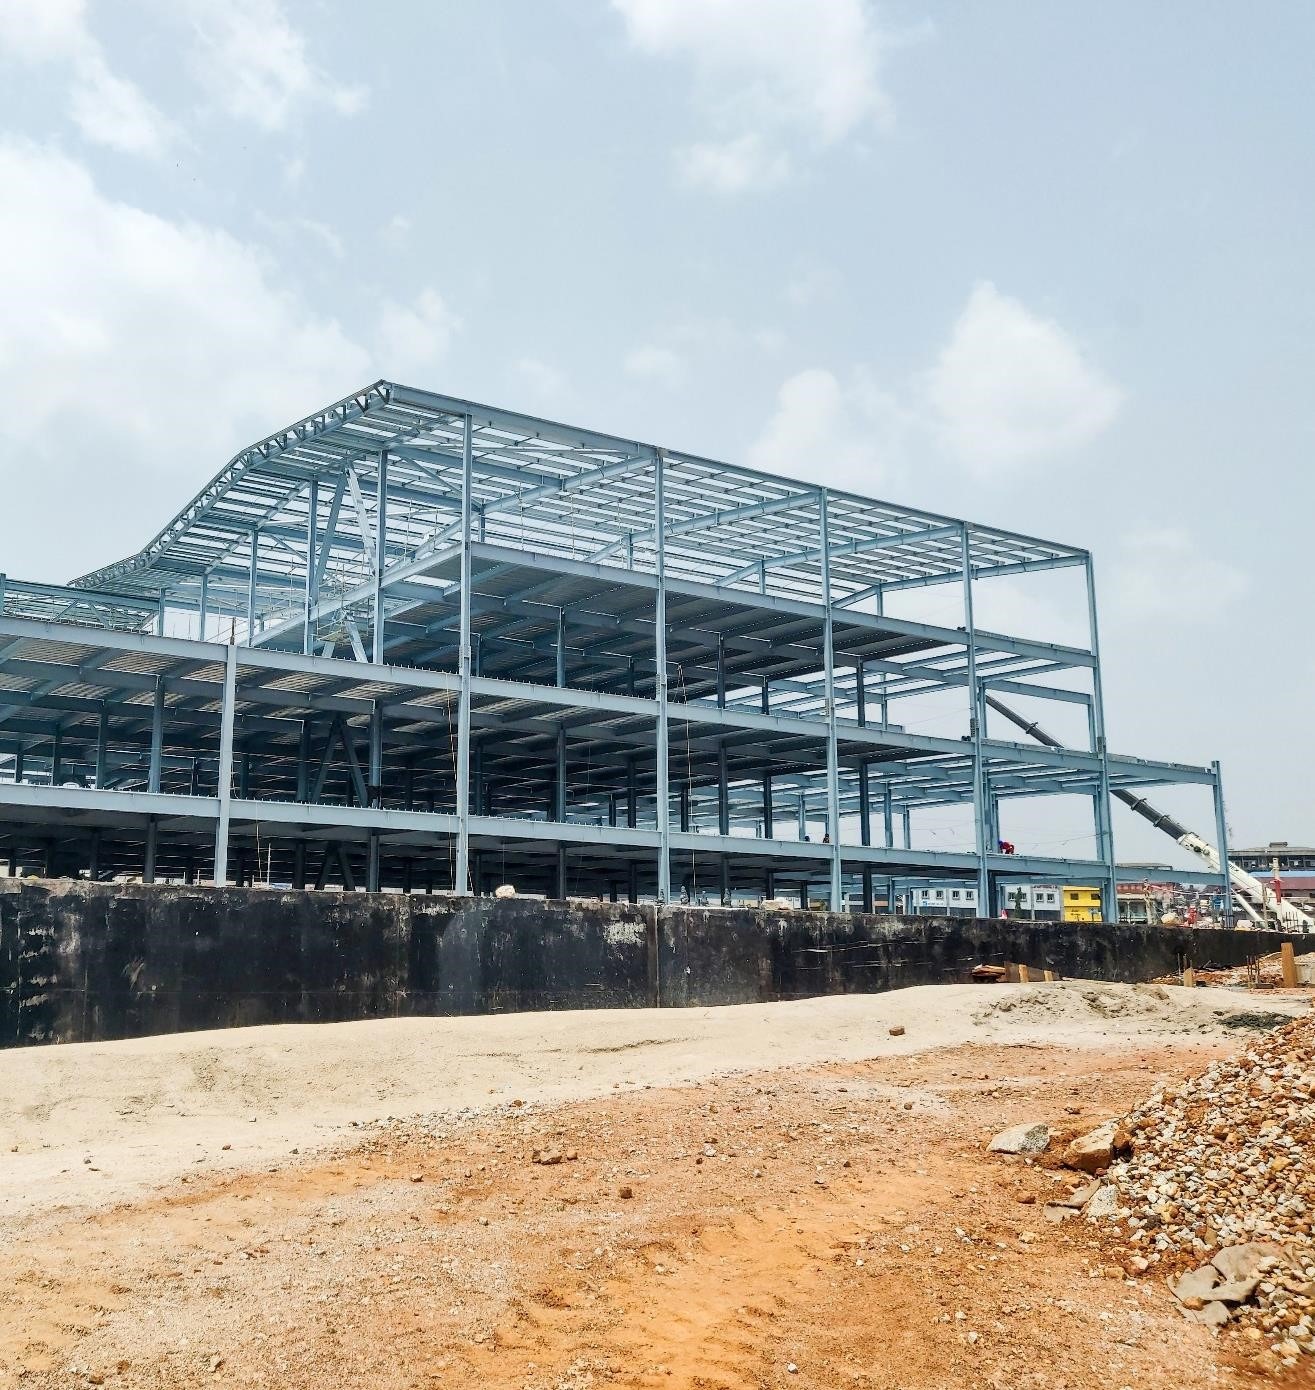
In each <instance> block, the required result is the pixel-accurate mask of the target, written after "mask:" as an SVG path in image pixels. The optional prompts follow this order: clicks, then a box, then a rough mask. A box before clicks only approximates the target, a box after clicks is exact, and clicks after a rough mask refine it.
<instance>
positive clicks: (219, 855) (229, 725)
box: [214, 646, 237, 884]
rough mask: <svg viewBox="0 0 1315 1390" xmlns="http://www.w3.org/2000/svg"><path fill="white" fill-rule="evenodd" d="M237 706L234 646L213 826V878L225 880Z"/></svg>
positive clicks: (227, 660) (227, 662)
mask: <svg viewBox="0 0 1315 1390" xmlns="http://www.w3.org/2000/svg"><path fill="white" fill-rule="evenodd" d="M236 706H237V648H236V647H231V646H230V647H229V648H228V649H227V651H226V652H225V654H224V698H223V702H222V704H221V705H220V714H219V820H218V823H217V824H216V826H215V877H214V881H215V882H216V883H217V884H225V883H227V882H228V811H229V801H230V800H231V799H232V794H233V715H234V710H235V709H236Z"/></svg>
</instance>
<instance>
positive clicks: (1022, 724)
mask: <svg viewBox="0 0 1315 1390" xmlns="http://www.w3.org/2000/svg"><path fill="white" fill-rule="evenodd" d="M986 703H987V704H988V705H990V707H991V708H992V709H993V710H995V711H996V712H997V713H999V714H1002V715H1004V717H1005V718H1006V719H1007V720H1009V722H1010V723H1011V724H1015V725H1017V727H1018V728H1020V729H1022V731H1023V732H1024V733H1025V734H1027V735H1028V737H1030V738H1034V739H1036V741H1037V742H1038V743H1044V744H1045V745H1046V747H1047V748H1063V747H1064V745H1063V744H1062V743H1061V742H1060V741H1059V740H1058V739H1057V738H1055V737H1054V735H1053V734H1050V733H1048V732H1047V731H1046V730H1045V729H1043V728H1042V727H1041V726H1040V725H1039V724H1036V723H1034V722H1033V721H1032V720H1030V719H1027V718H1025V717H1024V716H1023V715H1021V714H1019V713H1018V712H1017V711H1016V710H1012V709H1010V708H1009V706H1008V705H1007V704H1005V703H1004V701H1003V700H999V699H997V698H996V697H995V696H994V695H991V694H988V695H987V696H986ZM1110 795H1111V796H1115V797H1117V798H1118V799H1119V800H1120V801H1121V802H1123V804H1124V805H1125V806H1127V807H1129V808H1131V809H1132V810H1134V811H1136V813H1137V814H1138V815H1139V816H1141V817H1142V819H1143V820H1148V821H1150V823H1151V824H1152V825H1153V826H1154V827H1155V828H1156V829H1157V830H1163V831H1164V833H1165V834H1166V835H1169V836H1171V837H1172V838H1173V839H1175V840H1176V841H1177V842H1178V843H1179V844H1180V845H1182V847H1183V848H1184V849H1187V850H1191V852H1192V853H1193V854H1195V855H1196V856H1197V857H1198V858H1200V859H1204V860H1205V862H1206V863H1207V864H1208V865H1209V866H1210V868H1211V869H1212V870H1213V871H1214V872H1215V873H1222V872H1223V866H1222V864H1221V862H1220V858H1219V851H1218V850H1217V849H1216V848H1215V847H1214V846H1213V845H1212V844H1211V843H1210V842H1209V840H1205V839H1202V837H1201V836H1200V835H1198V834H1197V833H1196V832H1195V831H1194V830H1188V829H1187V827H1186V826H1185V825H1183V824H1181V822H1179V821H1176V820H1175V819H1174V818H1173V817H1172V816H1170V815H1168V814H1166V813H1165V812H1164V811H1161V810H1159V809H1157V808H1156V807H1154V806H1152V805H1151V804H1150V802H1149V801H1144V800H1143V799H1142V798H1141V797H1140V796H1134V795H1133V793H1132V792H1130V791H1124V790H1123V789H1122V788H1118V787H1114V788H1111V789H1110ZM1228 879H1229V882H1230V883H1231V884H1232V886H1233V889H1234V895H1233V896H1234V899H1235V901H1236V902H1238V903H1239V904H1240V905H1241V907H1242V910H1243V911H1244V912H1245V913H1246V914H1247V916H1248V917H1250V918H1251V920H1252V921H1253V922H1259V923H1263V922H1265V921H1266V920H1269V919H1271V918H1272V919H1275V920H1277V921H1278V923H1279V925H1280V926H1282V927H1284V928H1286V929H1287V930H1288V931H1294V932H1309V931H1315V917H1311V915H1310V914H1309V913H1307V912H1303V911H1302V909H1301V908H1299V907H1298V906H1297V905H1296V904H1295V903H1290V902H1285V901H1284V900H1283V899H1282V898H1280V897H1279V896H1278V894H1277V893H1275V892H1274V890H1273V889H1272V888H1270V887H1269V886H1268V885H1267V884H1265V883H1263V882H1262V881H1261V880H1260V879H1258V878H1256V877H1254V876H1253V875H1251V874H1249V873H1247V871H1246V870H1245V869H1240V868H1238V866H1237V865H1236V864H1234V863H1233V862H1232V860H1230V861H1229V864H1228Z"/></svg>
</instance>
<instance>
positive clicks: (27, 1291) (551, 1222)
mask: <svg viewBox="0 0 1315 1390" xmlns="http://www.w3.org/2000/svg"><path fill="white" fill-rule="evenodd" d="M1306 1007H1307V1004H1306V1001H1305V1000H1304V999H1301V998H1295V997H1280V996H1272V995H1266V996H1259V997H1258V996H1254V995H1253V996H1247V995H1241V994H1238V993H1235V992H1231V991H1216V990H1196V991H1186V990H1182V989H1176V988H1163V987H1153V986H1138V987H1122V986H1104V985H1100V986H1097V985H1086V984H1080V983H1076V982H1074V983H1065V984H1062V985H1044V986H1036V985H1033V986H1016V987H1014V986H1010V987H1000V986H992V987H962V988H959V987H951V988H939V989H932V988H929V989H917V990H908V991H902V992H899V993H895V994H888V995H877V996H861V997H859V996H855V997H848V998H838V999H827V1000H815V1001H808V1002H804V1003H795V1004H784V1005H770V1006H761V1007H759V1006H752V1007H741V1008H734V1009H709V1010H684V1011H676V1010H672V1011H669V1012H668V1011H662V1012H648V1011H639V1012H615V1013H612V1012H609V1013H591V1014H580V1013H573V1014H553V1015H542V1014H540V1015H514V1016H505V1017H497V1018H480V1019H444V1020H416V1019H408V1020H394V1021H388V1022H381V1023H368V1024H354V1025H333V1026H326V1027H321V1028H301V1027H296V1028H274V1029H251V1030H238V1031H233V1032H228V1033H222V1034H219V1033H212V1034H192V1035H185V1036H177V1037H169V1038H156V1039H149V1040H143V1041H140V1042H128V1043H115V1044H92V1045H81V1046H72V1047H67V1048H59V1049H34V1050H29V1051H23V1052H8V1053H4V1054H0V1143H2V1144H3V1148H2V1149H0V1251H3V1252H4V1253H3V1254H0V1267H3V1270H4V1274H5V1278H4V1279H3V1280H0V1385H3V1384H7V1383H13V1384H20V1383H21V1384H22V1385H24V1386H46V1385H50V1386H55V1385H59V1386H68V1385H70V1384H72V1385H80V1384H106V1385H113V1386H125V1387H128V1386H143V1387H147V1386H149V1387H174V1386H179V1387H189V1386H199V1385H208V1386H219V1385H242V1386H246V1385H270V1386H281V1387H282V1386H288V1387H319V1386H351V1387H355V1386H360V1387H366V1386H371V1387H374V1386H378V1387H384V1388H385V1390H391V1387H422V1386H424V1387H427V1386H467V1385H471V1384H475V1383H482V1384H483V1385H485V1386H488V1387H503V1386H505V1387H517V1390H589V1387H595V1386H596V1387H602V1386H634V1387H640V1386H645V1387H647V1386H671V1387H705V1390H714V1388H715V1390H723V1388H724V1390H732V1388H733V1390H738V1388H739V1387H768V1386H771V1387H775V1386H806V1387H815V1388H816V1390H821V1387H832V1386H848V1385H854V1386H861V1387H881V1388H882V1390H886V1388H889V1390H895V1388H896V1387H899V1390H930V1388H931V1387H941V1386H950V1385H955V1386H960V1385H964V1386H982V1387H991V1390H1005V1387H1014V1386H1031V1385H1037V1386H1042V1385H1044V1386H1047V1387H1057V1390H1086V1387H1097V1386H1099V1387H1101V1390H1109V1388H1110V1387H1112V1388H1113V1390H1119V1387H1121V1386H1129V1387H1133V1386H1135V1387H1142V1386H1150V1387H1166V1390H1167V1387H1170V1386H1186V1387H1196V1386H1201V1387H1205V1386H1211V1387H1225V1388H1226V1390H1231V1388H1232V1387H1235V1386H1236V1387H1241V1386H1243V1385H1254V1384H1255V1383H1256V1382H1255V1379H1254V1377H1253V1376H1251V1375H1250V1374H1248V1373H1247V1371H1246V1369H1245V1368H1244V1367H1242V1366H1240V1365H1235V1364H1234V1363H1233V1361H1232V1359H1231V1355H1232V1354H1231V1351H1230V1349H1229V1347H1228V1344H1227V1343H1226V1341H1216V1340H1214V1338H1213V1335H1212V1334H1211V1333H1210V1332H1208V1331H1207V1330H1205V1329H1204V1328H1200V1327H1195V1326H1190V1325H1188V1324H1186V1323H1185V1322H1184V1320H1183V1319H1182V1317H1181V1315H1180V1314H1179V1313H1178V1312H1177V1311H1176V1309H1175V1308H1174V1307H1173V1306H1172V1302H1171V1300H1170V1298H1169V1295H1168V1294H1167V1292H1166V1291H1165V1290H1164V1288H1163V1287H1162V1286H1160V1285H1157V1284H1156V1283H1155V1282H1154V1281H1139V1282H1137V1283H1132V1282H1125V1281H1124V1279H1123V1278H1122V1271H1121V1269H1119V1268H1118V1267H1117V1265H1115V1264H1114V1263H1112V1260H1113V1256H1112V1255H1111V1253H1110V1252H1109V1251H1108V1250H1107V1249H1106V1248H1104V1246H1103V1240H1104V1236H1103V1234H1102V1233H1101V1232H1100V1231H1098V1230H1097V1229H1095V1228H1092V1227H1089V1226H1087V1225H1086V1223H1083V1222H1076V1223H1074V1222H1069V1223H1065V1224H1064V1225H1062V1226H1052V1225H1050V1224H1049V1223H1048V1222H1047V1221H1045V1219H1044V1217H1043V1216H1042V1212H1041V1206H1042V1203H1043V1202H1044V1199H1045V1197H1046V1195H1047V1193H1049V1192H1053V1191H1054V1189H1055V1186H1056V1184H1059V1183H1063V1182H1065V1181H1067V1176H1066V1175H1064V1174H1062V1173H1061V1172H1059V1171H1057V1170H1052V1169H1051V1168H1049V1167H1047V1166H1046V1165H1045V1164H1044V1163H1043V1164H1042V1165H1036V1166H1032V1165H1027V1164H1025V1163H1023V1162H1022V1161H1021V1160H1018V1159H1006V1158H1002V1157H999V1156H996V1155H988V1154H987V1153H986V1152H985V1143H986V1141H987V1139H989V1137H990V1135H991V1134H992V1133H994V1132H995V1131H996V1130H998V1129H1000V1128H1002V1127H1004V1126H1005V1125H1007V1124H1010V1123H1014V1122H1016V1121H1018V1120H1023V1119H1034V1118H1040V1119H1045V1120H1047V1121H1049V1122H1050V1123H1051V1124H1052V1125H1054V1126H1056V1127H1058V1128H1060V1129H1061V1130H1070V1131H1072V1132H1078V1131H1081V1130H1084V1129H1086V1128H1089V1127H1090V1126H1092V1125H1094V1124H1095V1123H1097V1122H1099V1121H1100V1120H1102V1119H1104V1118H1106V1117H1107V1116H1109V1115H1113V1114H1117V1113H1119V1112H1120V1111H1122V1110H1124V1109H1126V1108H1127V1107H1128V1106H1130V1105H1131V1104H1132V1103H1133V1102H1135V1101H1136V1100H1137V1099H1139V1098H1141V1097H1142V1096H1143V1095H1144V1094H1145V1093H1146V1092H1147V1091H1148V1090H1149V1089H1151V1088H1153V1087H1154V1086H1155V1085H1156V1084H1157V1082H1158V1081H1159V1080H1160V1079H1162V1078H1164V1077H1172V1076H1179V1075H1183V1074H1186V1073H1188V1072H1191V1071H1194V1070H1198V1069H1199V1068H1200V1067H1202V1066H1203V1065H1204V1064H1205V1063H1206V1061H1207V1060H1209V1059H1210V1058H1211V1057H1214V1056H1217V1055H1220V1054H1222V1053H1224V1052H1227V1051H1231V1050H1234V1049H1235V1048H1236V1047H1237V1046H1239V1045H1241V1044H1242V1043H1243V1042H1245V1040H1246V1039H1247V1038H1248V1037H1249V1036H1251V1034H1250V1033H1249V1032H1248V1031H1246V1028H1245V1025H1246V1024H1247V1023H1248V1022H1249V1021H1254V1019H1253V1018H1251V1017H1249V1016H1254V1015H1256V1014H1269V1015H1273V1014H1287V1015H1291V1014H1295V1013H1298V1012H1302V1011H1304V1010H1305V1008H1306ZM1239 1024H1241V1025H1243V1026H1242V1027H1239V1026H1238V1025H1239ZM892 1026H903V1027H904V1029H905V1032H904V1034H903V1035H902V1036H891V1034H890V1033H889V1031H888V1030H889V1029H890V1028H891V1027H892ZM389 1117H394V1118H392V1119H389ZM536 1151H537V1152H538V1154H539V1157H540V1158H542V1157H544V1156H545V1154H546V1155H547V1156H548V1157H549V1158H553V1159H556V1160H557V1161H553V1162H549V1163H543V1162H536V1161H535V1159H534V1155H535V1153H536ZM792 1368H793V1369H792ZM1294 1383H1297V1382H1296V1381H1294Z"/></svg>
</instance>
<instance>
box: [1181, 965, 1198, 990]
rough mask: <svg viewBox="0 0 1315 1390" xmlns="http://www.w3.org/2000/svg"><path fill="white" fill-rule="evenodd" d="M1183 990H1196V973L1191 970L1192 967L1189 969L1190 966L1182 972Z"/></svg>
mask: <svg viewBox="0 0 1315 1390" xmlns="http://www.w3.org/2000/svg"><path fill="white" fill-rule="evenodd" d="M1183 988H1184V989H1195V988H1196V971H1195V970H1193V969H1192V967H1191V966H1190V965H1189V966H1188V967H1187V969H1186V970H1184V971H1183Z"/></svg>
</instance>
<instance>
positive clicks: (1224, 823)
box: [1210, 760, 1233, 931]
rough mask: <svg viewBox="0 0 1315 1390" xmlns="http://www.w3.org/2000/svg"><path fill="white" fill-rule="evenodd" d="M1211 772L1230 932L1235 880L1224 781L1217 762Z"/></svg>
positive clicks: (1227, 921)
mask: <svg viewBox="0 0 1315 1390" xmlns="http://www.w3.org/2000/svg"><path fill="white" fill-rule="evenodd" d="M1210 771H1211V772H1212V773H1214V782H1213V783H1212V789H1213V791H1214V794H1215V835H1216V836H1217V837H1218V839H1217V843H1218V846H1219V867H1220V870H1221V871H1222V872H1221V875H1220V876H1221V877H1222V879H1223V887H1224V900H1223V909H1224V926H1225V927H1227V928H1228V930H1229V931H1232V929H1233V880H1232V878H1231V877H1230V876H1229V872H1228V819H1227V817H1226V816H1225V815H1224V781H1223V776H1222V774H1221V773H1220V770H1219V763H1218V761H1217V760H1216V761H1215V762H1212V763H1211V764H1210Z"/></svg>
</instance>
